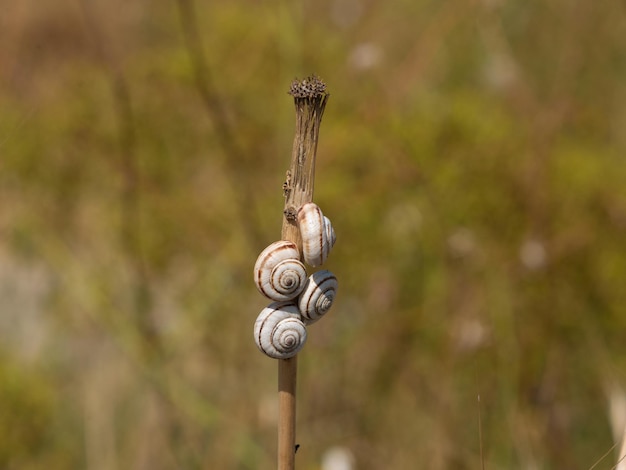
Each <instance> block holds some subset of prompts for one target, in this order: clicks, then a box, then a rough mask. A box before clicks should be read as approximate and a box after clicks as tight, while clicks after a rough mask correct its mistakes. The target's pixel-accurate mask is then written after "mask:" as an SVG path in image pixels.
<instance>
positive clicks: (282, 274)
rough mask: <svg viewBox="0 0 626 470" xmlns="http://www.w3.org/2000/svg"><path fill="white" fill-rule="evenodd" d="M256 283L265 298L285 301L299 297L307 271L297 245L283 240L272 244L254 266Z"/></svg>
mask: <svg viewBox="0 0 626 470" xmlns="http://www.w3.org/2000/svg"><path fill="white" fill-rule="evenodd" d="M254 282H255V284H256V287H257V289H259V292H261V294H263V295H264V296H265V297H267V298H269V299H272V300H276V301H284V300H291V299H295V298H296V297H298V295H299V294H300V292H302V289H304V283H305V282H306V269H305V267H304V265H303V264H302V263H301V262H300V253H299V251H298V247H297V246H296V244H295V243H293V242H290V241H286V240H281V241H278V242H274V243H272V244H271V245H270V246H268V247H267V248H265V250H263V251H262V252H261V254H260V255H259V257H258V258H257V260H256V263H255V264H254Z"/></svg>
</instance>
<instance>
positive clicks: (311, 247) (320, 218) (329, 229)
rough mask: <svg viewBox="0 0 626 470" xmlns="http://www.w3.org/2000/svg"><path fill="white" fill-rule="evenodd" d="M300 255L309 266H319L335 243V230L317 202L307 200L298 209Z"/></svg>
mask: <svg viewBox="0 0 626 470" xmlns="http://www.w3.org/2000/svg"><path fill="white" fill-rule="evenodd" d="M298 228H299V229H300V235H301V237H302V256H303V258H304V261H305V263H307V264H308V265H310V266H314V267H315V266H321V265H322V264H324V262H325V261H326V259H327V258H328V254H329V253H330V250H331V248H332V247H333V245H334V244H335V240H336V237H335V231H334V230H333V226H332V224H331V223H330V220H329V219H328V217H325V216H324V214H323V213H322V211H321V209H320V208H319V207H318V205H317V204H315V203H313V202H307V203H306V204H304V205H303V206H302V207H300V209H299V210H298Z"/></svg>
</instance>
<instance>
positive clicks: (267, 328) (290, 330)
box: [254, 302, 306, 359]
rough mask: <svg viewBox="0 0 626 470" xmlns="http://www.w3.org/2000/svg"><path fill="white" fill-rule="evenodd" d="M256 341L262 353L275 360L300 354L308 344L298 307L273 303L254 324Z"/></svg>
mask: <svg viewBox="0 0 626 470" xmlns="http://www.w3.org/2000/svg"><path fill="white" fill-rule="evenodd" d="M254 341H255V342H256V345H257V346H258V348H259V350H260V351H261V352H262V353H264V354H266V355H267V356H269V357H273V358H274V359H288V358H290V357H293V356H295V355H296V354H298V352H299V351H300V350H301V349H302V347H303V346H304V343H305V342H306V327H305V326H304V323H303V322H302V320H301V319H300V313H299V311H298V306H297V305H296V304H294V303H292V302H273V303H271V304H270V305H268V306H267V307H266V308H264V309H263V310H262V311H261V313H260V314H259V316H258V317H257V319H256V322H255V323H254Z"/></svg>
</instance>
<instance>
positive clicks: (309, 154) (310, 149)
mask: <svg viewBox="0 0 626 470" xmlns="http://www.w3.org/2000/svg"><path fill="white" fill-rule="evenodd" d="M289 94H290V95H292V96H293V98H294V102H295V106H296V132H295V137H294V140H293V150H292V153H291V166H290V168H289V170H288V171H287V181H285V184H284V186H283V189H284V193H285V209H284V211H283V229H282V239H283V240H289V241H293V242H294V243H296V244H297V245H298V247H299V248H302V239H301V237H300V232H299V230H298V226H297V224H296V214H297V213H298V209H299V208H300V206H302V205H303V204H304V203H306V202H310V201H312V200H313V186H314V182H315V154H316V152H317V140H318V137H319V131H320V124H321V122H322V115H323V114H324V108H325V107H326V102H327V101H328V96H329V94H328V93H327V92H326V84H325V83H324V82H323V81H322V80H320V79H319V78H318V77H316V76H314V75H313V76H311V77H308V78H305V79H303V80H301V81H298V80H294V81H293V83H292V84H291V88H290V90H289ZM300 251H301V252H302V250H300ZM297 371H298V358H297V356H294V357H292V358H290V359H279V360H278V470H293V469H294V468H295V457H296V377H297Z"/></svg>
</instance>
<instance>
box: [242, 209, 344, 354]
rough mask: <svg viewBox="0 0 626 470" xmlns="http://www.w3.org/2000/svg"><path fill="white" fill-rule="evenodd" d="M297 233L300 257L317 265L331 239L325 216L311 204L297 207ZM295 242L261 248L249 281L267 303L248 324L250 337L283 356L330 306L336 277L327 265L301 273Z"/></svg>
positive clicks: (266, 350) (303, 338) (300, 343)
mask: <svg viewBox="0 0 626 470" xmlns="http://www.w3.org/2000/svg"><path fill="white" fill-rule="evenodd" d="M298 228H299V230H300V235H301V238H302V259H304V262H305V263H306V264H308V265H309V266H312V267H317V266H321V265H322V264H324V262H325V261H326V259H327V258H328V254H329V253H330V250H331V248H332V247H333V245H334V244H335V231H334V230H333V227H332V225H331V223H330V220H329V219H328V218H327V217H325V216H324V214H322V211H321V210H320V208H319V207H318V206H317V205H316V204H314V203H312V202H309V203H306V204H304V205H303V206H302V207H301V208H300V209H299V210H298ZM300 259H301V256H300V251H299V250H298V247H297V245H296V244H295V243H293V242H291V241H287V240H280V241H277V242H274V243H272V244H271V245H270V246H268V247H267V248H265V249H264V250H263V251H262V252H261V254H260V255H259V257H258V258H257V260H256V263H255V265H254V283H255V284H256V287H257V289H258V290H259V292H260V293H261V294H263V295H264V296H265V297H267V298H268V299H271V300H273V302H272V303H271V304H270V305H268V306H267V307H266V308H264V309H263V311H261V314H260V315H259V316H258V318H257V319H256V322H255V323H254V340H255V342H256V345H257V346H258V348H259V349H260V350H261V352H263V353H264V354H266V355H268V356H270V357H273V358H275V359H288V358H290V357H293V356H295V355H296V354H298V352H300V350H301V349H302V347H303V346H304V343H305V342H306V337H307V333H306V327H307V325H310V324H311V323H314V322H316V321H317V320H319V319H320V318H321V317H322V316H323V315H324V314H325V313H326V312H328V310H330V307H331V306H332V303H333V300H334V299H335V295H336V293H337V278H336V277H335V275H334V274H333V273H331V272H330V271H328V270H323V271H317V272H315V273H313V274H312V275H311V276H307V272H306V268H305V266H304V264H303V263H302V262H301V261H300Z"/></svg>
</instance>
